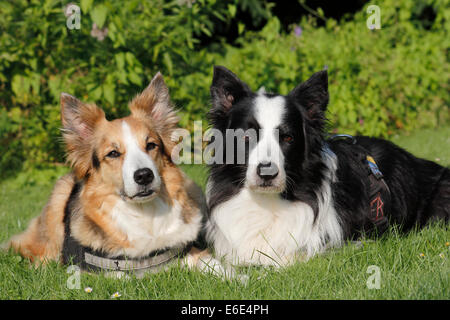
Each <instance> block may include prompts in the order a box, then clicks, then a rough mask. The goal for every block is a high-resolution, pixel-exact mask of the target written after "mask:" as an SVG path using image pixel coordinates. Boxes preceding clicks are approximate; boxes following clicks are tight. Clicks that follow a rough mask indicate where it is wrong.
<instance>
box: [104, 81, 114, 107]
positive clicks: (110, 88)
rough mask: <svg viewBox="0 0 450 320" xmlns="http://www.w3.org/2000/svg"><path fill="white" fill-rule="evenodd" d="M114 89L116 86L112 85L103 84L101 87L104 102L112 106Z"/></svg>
mask: <svg viewBox="0 0 450 320" xmlns="http://www.w3.org/2000/svg"><path fill="white" fill-rule="evenodd" d="M115 89H116V86H115V85H114V84H113V83H105V84H104V85H103V96H104V97H105V99H106V101H108V102H109V103H111V104H114V100H115Z"/></svg>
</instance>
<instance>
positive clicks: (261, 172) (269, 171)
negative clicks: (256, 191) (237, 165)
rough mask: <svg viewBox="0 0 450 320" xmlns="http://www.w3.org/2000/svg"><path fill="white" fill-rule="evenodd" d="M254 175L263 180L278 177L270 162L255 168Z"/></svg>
mask: <svg viewBox="0 0 450 320" xmlns="http://www.w3.org/2000/svg"><path fill="white" fill-rule="evenodd" d="M256 174H257V175H258V176H259V177H260V178H261V179H264V180H272V179H274V178H275V177H276V176H277V175H278V168H277V166H276V165H275V164H274V163H272V162H262V163H260V164H258V166H257V167H256Z"/></svg>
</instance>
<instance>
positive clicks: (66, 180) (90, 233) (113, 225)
mask: <svg viewBox="0 0 450 320" xmlns="http://www.w3.org/2000/svg"><path fill="white" fill-rule="evenodd" d="M129 107H130V110H131V114H130V115H129V116H128V117H125V118H122V119H116V120H113V121H107V120H106V118H105V114H104V112H103V111H102V110H101V109H100V108H98V107H97V106H95V105H94V104H86V103H83V102H81V101H80V100H78V99H76V98H75V97H73V96H70V95H68V94H64V93H63V94H62V95H61V118H62V124H63V129H62V132H63V137H64V141H65V143H66V151H67V160H68V162H69V163H70V165H71V167H72V169H73V172H72V173H70V174H67V175H65V176H64V177H62V178H60V179H59V180H58V181H57V182H56V184H55V187H54V190H53V192H52V195H51V196H50V199H49V201H48V203H47V205H46V206H45V208H44V209H43V211H42V213H41V215H40V216H38V217H37V218H35V219H33V220H32V221H31V223H30V225H29V227H28V228H27V229H26V230H25V231H24V232H23V233H21V234H19V235H16V236H14V237H12V238H11V239H10V241H9V242H8V245H7V246H8V247H11V248H13V249H14V250H16V251H17V252H19V253H20V254H21V255H22V256H24V257H26V258H29V259H31V260H33V261H36V262H47V261H49V260H58V261H59V260H61V251H62V246H63V242H64V217H65V211H66V214H70V215H71V217H70V232H71V235H72V236H73V237H74V238H75V239H76V240H77V241H79V242H80V243H81V244H82V245H84V246H87V247H89V248H91V249H94V250H100V251H102V252H104V253H105V254H107V255H108V256H110V257H114V256H120V255H124V254H125V255H126V253H127V252H129V253H130V255H129V256H130V257H131V258H139V255H140V254H142V256H145V254H148V252H147V251H151V243H155V245H154V246H155V248H154V249H158V248H159V249H162V248H165V247H166V246H172V245H176V246H180V247H182V246H183V245H185V244H186V243H188V242H190V241H195V240H196V239H197V237H198V236H199V234H200V232H201V229H202V222H203V216H204V212H205V200H204V198H203V195H202V192H201V189H200V188H199V187H198V186H197V185H195V183H194V182H192V181H191V180H190V179H188V178H187V177H186V175H185V174H184V173H183V172H182V171H181V170H180V169H179V168H178V167H177V166H176V165H175V164H174V163H173V162H172V161H171V158H170V152H171V149H172V142H171V139H170V136H171V134H172V132H173V130H175V129H176V126H177V123H178V118H177V116H176V114H175V112H174V110H173V108H172V106H171V103H170V98H169V92H168V89H167V87H166V85H165V83H164V80H163V78H162V75H161V74H160V73H158V74H157V75H156V76H155V77H154V78H153V80H152V82H151V83H150V85H149V86H148V87H147V88H146V89H145V90H144V91H143V92H142V93H141V94H140V95H138V96H137V97H136V98H134V99H133V100H132V101H131V103H130V105H129ZM124 123H126V124H127V127H129V128H130V129H131V133H132V134H133V135H134V136H133V137H135V138H136V139H137V140H136V143H138V146H139V148H141V149H140V150H141V152H143V153H144V154H145V153H148V155H149V157H150V158H151V159H152V161H153V163H154V164H155V167H156V169H157V172H158V173H159V175H160V177H161V186H160V187H159V189H158V190H155V198H154V199H153V200H150V201H149V202H144V203H142V204H140V203H137V204H136V205H135V204H134V203H131V204H129V202H127V201H126V200H125V198H126V197H125V196H124V195H123V188H124V186H123V185H122V178H123V177H122V167H123V164H124V161H125V160H124V157H125V156H124V155H126V152H127V148H128V146H127V145H125V143H124V142H123V141H122V140H121V139H122V138H121V137H122V136H121V135H122V134H123V130H124ZM144 138H145V140H144ZM139 139H140V140H139ZM111 141H112V142H111ZM110 142H111V143H110ZM149 142H152V143H155V144H156V147H155V148H154V149H151V150H149V151H147V150H146V149H145V147H146V145H145V143H149ZM111 150H117V152H118V153H119V154H124V155H121V156H120V157H117V158H111V157H108V154H110V152H111ZM77 188H79V189H77ZM121 190H122V191H121ZM119 191H120V192H119ZM155 201H156V202H155ZM69 202H70V206H69ZM153 203H155V204H154V205H153ZM156 203H157V204H156ZM119 204H121V207H120V208H122V209H120V210H119V209H117V206H118V205H119ZM128 206H129V208H130V210H131V211H132V212H131V211H130V214H133V215H134V214H137V215H138V216H133V217H134V218H133V219H137V220H136V221H138V222H139V221H142V224H143V225H145V226H147V225H148V226H149V228H150V229H151V228H153V227H152V223H161V221H162V222H164V221H165V220H164V219H166V218H165V217H166V215H167V214H171V215H174V216H173V218H171V219H172V220H174V219H175V220H174V221H176V219H178V218H177V217H178V214H179V218H180V219H181V220H182V222H181V224H179V225H177V227H176V228H178V229H175V233H174V234H173V235H171V234H168V235H164V234H162V235H159V236H155V238H154V242H152V241H153V240H148V239H152V238H151V237H152V232H154V231H151V230H150V229H149V234H148V236H147V235H146V234H142V230H144V229H139V230H137V229H136V231H138V232H140V233H136V234H133V233H132V232H134V231H133V230H134V229H131V231H130V229H127V228H130V226H126V225H123V223H122V222H121V220H120V219H122V218H120V215H121V214H123V213H124V212H123V210H127V208H128ZM124 208H125V209H124ZM146 208H155V210H157V212H152V211H146V210H147V209H146ZM117 210H119V211H117ZM148 210H150V209H148ZM158 210H159V211H158ZM161 210H162V211H161ZM174 210H175V211H174ZM114 212H116V213H114ZM114 214H115V215H116V216H114ZM139 214H141V215H142V217H141V216H139ZM158 215H162V216H160V217H159V218H158ZM127 219H128V218H125V222H126V220H127ZM161 219H162V220H161ZM131 227H132V228H133V225H132V226H131ZM137 227H138V228H139V227H141V226H140V225H139V224H138V225H137ZM171 228H172V227H171ZM172 229H173V228H172ZM145 230H146V229H145ZM152 230H153V229H152ZM177 230H179V231H177ZM130 232H131V233H130ZM155 232H156V231H155ZM158 232H162V231H161V230H158ZM158 237H159V238H158ZM141 238H143V239H147V240H146V241H150V242H149V244H150V245H149V248H148V249H147V248H146V247H145V245H144V246H142V243H136V240H135V239H141ZM138 247H139V248H140V249H136V250H134V249H133V248H138ZM196 250H197V251H198V250H199V249H195V250H194V251H193V252H194V253H195V255H193V256H192V257H190V256H189V257H188V259H189V261H190V264H191V265H196V264H197V263H198V262H199V256H201V255H199V254H198V252H197V251H196ZM202 255H203V256H207V257H209V254H208V253H207V252H203V253H202ZM209 260H210V261H212V259H211V258H209Z"/></svg>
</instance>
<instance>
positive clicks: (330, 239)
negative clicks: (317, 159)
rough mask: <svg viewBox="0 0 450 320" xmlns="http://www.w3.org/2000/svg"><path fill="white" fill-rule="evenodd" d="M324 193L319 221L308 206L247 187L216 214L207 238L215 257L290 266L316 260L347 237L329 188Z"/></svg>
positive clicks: (221, 205)
mask: <svg viewBox="0 0 450 320" xmlns="http://www.w3.org/2000/svg"><path fill="white" fill-rule="evenodd" d="M327 187H328V188H327ZM321 191H322V197H320V199H322V200H323V201H321V203H320V204H319V211H320V212H319V215H318V217H317V219H316V221H315V222H314V213H313V210H312V208H311V207H310V206H309V205H307V204H306V203H303V202H292V201H287V200H284V199H282V198H280V197H279V195H276V194H273V195H271V194H260V193H255V192H252V191H251V190H248V189H246V188H244V189H242V190H241V191H240V193H239V194H238V195H236V196H234V197H233V198H232V199H230V200H228V201H226V202H224V203H222V204H220V205H219V206H217V207H216V208H215V209H214V210H213V212H212V215H211V219H210V221H209V224H208V235H207V236H208V239H209V240H210V241H211V242H213V243H214V249H215V252H216V254H217V255H218V256H223V257H224V258H225V259H226V260H227V261H228V262H230V263H233V264H264V265H285V264H289V263H292V262H294V261H295V260H296V259H297V258H299V257H309V256H312V255H313V254H315V253H317V252H320V251H321V250H323V249H324V247H325V245H326V244H328V245H336V244H338V243H339V242H340V241H341V239H342V231H341V227H340V225H339V222H338V219H337V216H336V212H335V210H334V207H333V205H332V200H331V195H330V190H329V185H328V186H324V188H323V190H321Z"/></svg>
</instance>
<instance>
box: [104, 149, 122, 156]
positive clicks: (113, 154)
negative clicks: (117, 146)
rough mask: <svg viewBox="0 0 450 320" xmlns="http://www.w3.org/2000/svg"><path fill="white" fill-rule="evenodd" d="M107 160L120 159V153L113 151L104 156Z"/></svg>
mask: <svg viewBox="0 0 450 320" xmlns="http://www.w3.org/2000/svg"><path fill="white" fill-rule="evenodd" d="M106 156H107V157H108V158H118V157H120V152H118V151H116V150H113V151H111V152H110V153H108V154H107V155H106Z"/></svg>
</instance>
